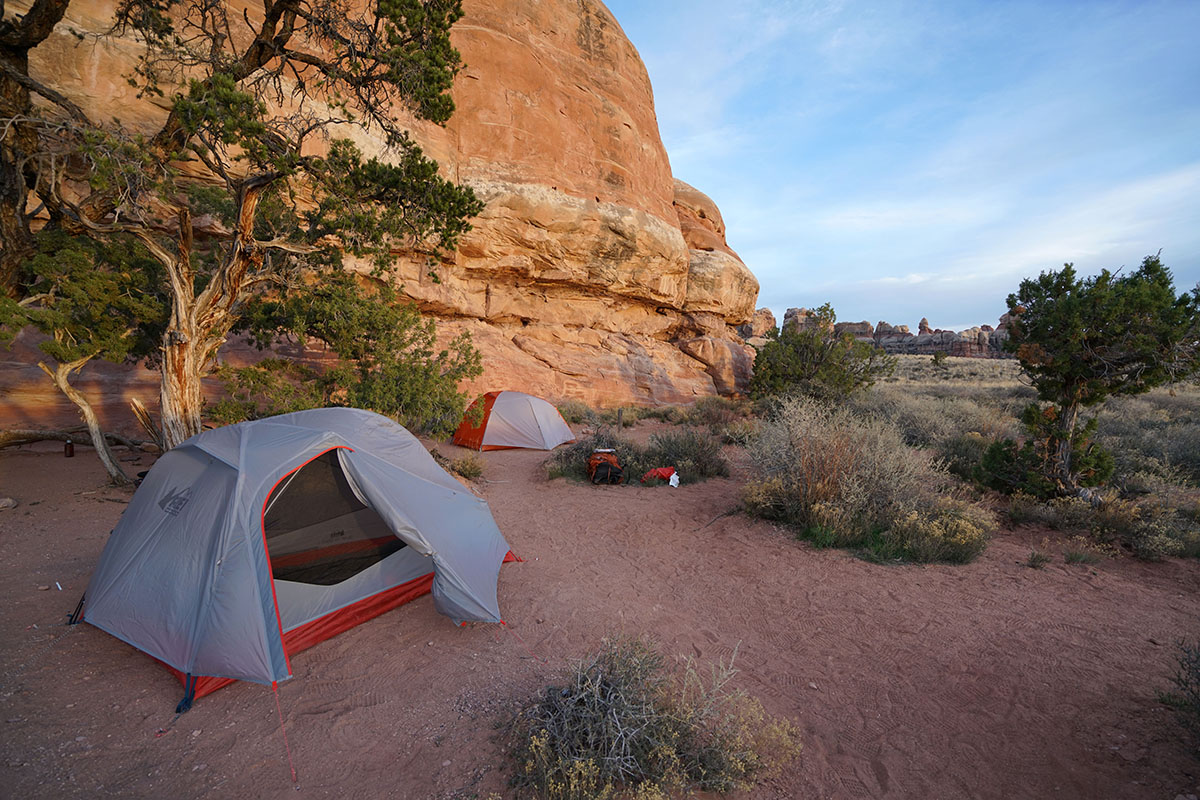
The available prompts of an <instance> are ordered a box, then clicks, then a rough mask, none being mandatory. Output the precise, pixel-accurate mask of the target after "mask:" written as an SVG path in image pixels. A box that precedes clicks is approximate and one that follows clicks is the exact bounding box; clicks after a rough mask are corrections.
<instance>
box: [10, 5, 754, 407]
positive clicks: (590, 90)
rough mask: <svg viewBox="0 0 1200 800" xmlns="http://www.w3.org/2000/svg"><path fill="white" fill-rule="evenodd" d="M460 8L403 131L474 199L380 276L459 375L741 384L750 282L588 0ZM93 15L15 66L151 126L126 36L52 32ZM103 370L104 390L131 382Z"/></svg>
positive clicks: (101, 16) (578, 394)
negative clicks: (468, 364) (430, 102)
mask: <svg viewBox="0 0 1200 800" xmlns="http://www.w3.org/2000/svg"><path fill="white" fill-rule="evenodd" d="M463 6H464V10H465V12H466V13H465V16H464V17H463V19H462V20H460V21H459V22H458V23H457V24H456V25H455V27H454V29H453V34H452V38H453V41H454V43H455V46H456V47H457V48H458V49H459V51H460V52H461V53H462V57H463V61H464V63H465V64H466V67H465V69H464V70H463V72H462V73H460V74H459V76H458V78H457V80H456V82H455V87H454V91H453V95H454V100H455V103H456V105H457V109H458V110H457V111H456V113H455V114H454V116H453V118H452V119H451V120H450V122H449V124H448V125H446V126H445V127H444V128H443V127H439V126H437V125H434V124H432V123H427V122H421V121H417V120H409V128H410V130H411V131H412V134H413V138H414V139H415V140H416V141H417V142H418V143H419V144H421V146H422V147H423V148H424V149H425V150H426V152H427V153H428V154H429V155H430V156H432V157H433V158H435V159H436V160H437V161H438V163H439V164H440V166H441V171H442V174H443V175H445V176H448V177H450V178H452V179H454V180H457V181H459V182H462V183H465V184H468V185H470V186H471V187H473V188H474V189H475V191H476V193H477V194H478V196H479V197H480V198H481V199H482V200H484V201H485V202H486V207H485V209H484V211H483V212H482V213H481V214H480V215H479V217H478V218H476V219H475V220H474V221H473V224H474V226H475V227H474V229H473V230H472V231H471V232H470V233H469V234H468V235H466V236H465V237H463V239H462V241H461V246H460V248H459V250H458V252H457V253H455V254H453V256H452V257H451V258H450V259H449V260H446V261H444V262H443V263H441V264H440V265H439V266H438V267H437V268H436V270H435V272H436V274H437V279H436V280H435V279H434V278H432V277H431V276H430V275H429V274H428V273H429V271H430V270H429V267H428V266H427V264H426V261H425V257H424V256H419V255H416V254H413V255H412V256H411V257H405V258H402V259H401V264H400V266H399V267H398V275H397V278H398V279H399V282H400V283H402V284H403V287H404V288H403V291H404V293H405V294H406V295H407V296H409V297H410V298H412V299H413V300H414V301H415V302H416V303H417V304H418V306H419V307H420V308H421V310H422V311H423V312H424V313H426V314H427V315H432V316H434V317H436V318H437V319H438V323H439V324H438V328H439V335H440V336H443V337H445V338H446V339H449V338H450V337H453V336H454V335H456V334H458V333H459V332H460V331H462V330H469V331H470V332H471V333H472V335H473V337H474V341H475V345H476V346H477V347H478V348H479V349H480V351H481V352H482V354H483V363H484V370H485V371H484V375H483V376H482V377H481V378H479V379H478V380H476V381H474V382H472V384H471V385H467V386H464V387H463V388H464V389H465V390H467V391H472V392H477V391H487V390H493V389H522V390H524V391H528V392H531V393H533V394H538V395H542V396H545V397H547V398H550V399H554V400H557V399H563V398H577V399H581V400H584V401H586V402H589V403H593V404H599V405H615V404H623V403H641V404H655V403H679V402H688V401H691V400H694V399H695V398H697V397H701V396H704V395H711V394H714V393H716V392H721V393H726V394H728V393H732V392H736V391H739V390H740V389H742V388H744V387H745V385H746V382H747V381H748V379H749V374H750V366H751V363H752V359H753V350H752V348H750V347H748V346H747V345H746V344H745V342H744V340H743V337H742V336H740V335H739V334H738V329H737V326H741V325H746V324H752V319H753V317H754V314H755V310H754V305H755V300H756V299H757V295H758V281H757V280H756V279H755V277H754V275H753V274H752V273H751V272H750V270H749V269H748V268H747V267H746V266H745V265H744V264H743V263H742V261H741V260H740V259H739V258H738V256H737V254H736V253H734V252H733V251H732V250H731V249H730V248H729V246H728V244H727V243H726V240H725V226H724V222H723V221H722V219H721V214H720V211H719V210H718V209H717V207H716V205H715V204H714V203H713V202H712V200H711V199H709V198H708V197H707V196H706V195H704V194H703V193H702V192H700V191H698V190H696V189H694V188H692V187H691V186H689V185H687V184H686V183H683V182H682V181H679V180H677V179H675V178H674V176H673V175H672V174H671V168H670V163H669V161H668V158H667V153H666V151H665V149H664V148H663V145H662V141H661V139H660V137H659V132H658V124H657V119H656V117H655V112H654V100H653V94H652V90H651V86H650V79H649V76H648V74H647V72H646V69H645V66H644V65H643V63H642V61H641V58H640V57H639V55H638V53H637V51H636V50H635V48H634V47H633V45H632V44H631V43H630V42H629V40H628V39H627V38H626V36H625V34H624V32H623V31H622V30H621V27H620V25H619V24H618V22H617V21H616V19H615V18H614V17H613V15H612V14H611V13H610V12H609V11H608V9H607V8H605V7H604V5H603V4H601V3H600V2H597V0H540V1H539V0H465V2H464V3H463ZM246 9H247V13H249V14H256V13H257V14H261V7H260V6H254V5H251V4H247V6H246ZM112 13H113V3H112V2H102V0H83V1H82V2H80V0H76V2H73V3H72V4H71V7H70V9H69V11H68V16H67V19H66V20H64V23H63V24H61V25H60V26H59V29H58V30H56V32H55V33H54V35H52V36H51V38H50V39H48V40H47V41H46V43H45V44H44V45H43V46H42V47H39V48H38V49H37V50H35V51H33V53H32V54H31V66H30V69H31V72H32V74H34V75H35V76H36V77H37V78H39V79H40V80H42V81H44V82H45V83H47V84H49V85H51V86H52V87H54V88H56V89H58V90H59V91H61V92H63V93H64V94H65V95H67V96H68V97H69V98H71V99H72V100H74V101H75V102H77V103H79V104H80V105H81V106H82V107H83V108H84V109H85V110H86V111H87V112H88V113H89V114H90V115H91V116H92V117H93V118H94V119H98V120H100V119H107V118H112V117H114V116H117V117H120V119H121V120H122V121H123V122H125V123H127V124H130V123H133V124H136V123H137V122H138V121H139V120H143V121H144V126H145V127H146V128H147V129H150V128H153V127H155V124H156V123H158V122H159V121H161V119H162V116H163V113H164V112H163V110H162V109H161V108H160V107H158V106H155V105H154V104H153V103H152V102H150V101H149V100H146V99H138V98H137V97H136V92H135V90H134V89H133V88H132V87H130V86H129V85H128V84H127V83H126V81H125V75H127V74H128V73H129V72H130V71H131V68H132V66H133V64H134V58H135V55H136V53H137V50H138V45H137V44H136V43H135V42H133V41H131V40H127V39H119V38H118V39H105V38H102V37H101V38H96V37H92V36H85V37H83V38H80V37H78V36H76V35H74V34H73V33H72V32H71V31H72V30H74V31H79V32H81V33H100V32H103V31H106V30H107V29H108V27H109V25H110V21H111V18H112ZM343 135H344V134H343ZM355 138H356V140H357V141H358V144H359V145H360V147H362V148H363V149H364V151H366V152H368V153H378V152H381V151H382V143H381V142H379V141H377V140H373V139H372V138H371V137H370V136H369V135H367V134H363V133H361V132H357V133H355ZM773 323H774V320H773V319H772V325H773ZM236 350H237V347H236V345H234V346H233V347H232V351H233V352H234V356H235V357H236ZM0 358H6V359H7V358H10V356H2V355H0ZM10 363H12V362H11V361H10ZM24 366H26V365H23V366H22V370H23V369H24ZM27 366H29V368H30V369H31V370H32V372H31V373H29V375H28V378H29V380H30V381H44V378H43V377H42V376H41V373H40V372H39V371H38V370H37V369H36V367H33V366H32V365H31V364H30V365H27ZM97 367H99V368H100V369H99V370H97ZM109 369H110V373H111V375H110V377H111V378H112V380H113V381H114V382H115V383H120V384H121V385H122V386H125V385H128V383H129V381H130V380H133V381H134V382H135V383H136V382H137V381H139V380H141V379H142V378H143V377H144V376H128V375H123V376H117V375H116V372H117V371H118V368H109ZM89 372H93V373H94V374H97V375H101V374H105V373H104V366H102V365H97V366H96V367H89ZM97 379H99V378H97ZM20 380H21V381H24V380H25V379H24V377H22V378H21V379H20ZM83 385H84V387H85V388H86V386H87V381H85V382H84V384H83ZM3 388H4V387H0V391H2V390H3ZM10 391H11V390H10ZM139 394H140V393H139ZM151 397H153V394H147V395H145V398H146V399H149V398H151Z"/></svg>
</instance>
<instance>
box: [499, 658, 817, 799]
mask: <svg viewBox="0 0 1200 800" xmlns="http://www.w3.org/2000/svg"><path fill="white" fill-rule="evenodd" d="M735 674H736V671H735V670H734V669H733V664H732V661H731V662H730V663H729V664H722V665H719V666H718V667H717V668H715V669H714V670H713V672H712V676H711V678H710V679H709V680H708V681H705V680H703V679H702V678H701V677H700V675H699V673H698V672H697V670H696V669H695V667H694V666H693V664H692V663H691V662H688V663H687V664H686V665H685V666H684V668H683V669H682V670H679V669H674V670H673V669H671V668H669V667H668V665H667V663H666V661H665V660H664V659H663V657H662V656H661V655H660V654H659V653H658V652H657V651H656V650H655V648H654V647H653V645H651V644H650V643H649V642H647V641H646V640H644V639H620V640H606V641H605V642H604V644H603V646H602V647H601V649H600V651H599V652H598V653H597V654H595V655H593V656H591V657H589V658H587V659H584V660H582V661H580V662H579V663H577V664H575V665H574V666H573V667H572V668H571V669H570V670H569V672H568V674H567V675H566V676H565V680H564V682H563V683H562V685H552V686H547V687H546V688H545V689H543V690H542V691H541V692H540V693H539V694H538V696H537V697H536V698H535V699H534V701H533V703H532V704H531V705H530V706H529V707H527V708H525V709H524V710H523V711H521V712H520V713H519V714H518V716H517V718H516V720H515V721H514V723H513V725H512V733H513V741H514V747H513V749H512V755H513V761H514V763H515V770H514V774H513V776H512V783H513V785H514V786H515V787H517V789H518V790H519V791H520V792H521V793H522V795H529V794H536V795H537V796H539V797H543V798H548V799H549V800H596V798H614V797H618V796H622V795H627V796H628V795H632V794H636V796H637V797H639V798H664V800H665V798H666V797H667V796H668V793H672V794H674V793H676V792H679V791H682V792H684V793H687V794H689V795H690V794H691V793H692V792H694V791H697V790H699V791H715V792H721V793H724V792H729V791H732V790H736V789H748V788H750V787H752V786H753V785H754V783H755V782H756V781H757V780H759V779H760V778H762V777H763V776H765V775H767V774H769V773H770V772H771V771H772V769H773V768H775V767H776V766H778V765H779V764H780V763H781V762H783V761H785V760H790V758H792V757H794V756H795V754H796V753H797V752H798V750H799V744H798V743H797V741H796V733H795V730H794V728H793V727H792V726H791V725H790V724H789V723H787V722H783V721H775V720H771V719H768V718H767V717H766V716H765V714H764V713H763V710H762V706H761V705H759V704H758V703H757V702H756V701H754V700H753V699H751V698H750V697H748V696H747V695H745V694H744V693H743V692H740V691H733V690H731V689H730V688H729V683H730V681H731V679H732V678H733V676H734V675H735Z"/></svg>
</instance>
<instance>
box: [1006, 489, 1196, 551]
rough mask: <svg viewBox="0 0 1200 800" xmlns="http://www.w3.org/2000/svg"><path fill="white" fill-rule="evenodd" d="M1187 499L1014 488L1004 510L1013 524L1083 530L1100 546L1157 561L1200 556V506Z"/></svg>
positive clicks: (1067, 530) (1106, 549)
mask: <svg viewBox="0 0 1200 800" xmlns="http://www.w3.org/2000/svg"><path fill="white" fill-rule="evenodd" d="M1186 502H1187V501H1184V500H1180V499H1178V498H1172V497H1170V496H1162V497H1157V498H1151V497H1147V498H1141V499H1138V500H1126V499H1122V498H1120V497H1118V496H1116V494H1115V493H1110V494H1109V495H1107V496H1101V497H1099V498H1098V501H1097V502H1096V503H1095V504H1093V503H1092V502H1089V501H1088V500H1084V499H1083V498H1081V497H1057V498H1054V499H1052V500H1045V501H1043V500H1040V499H1038V498H1036V497H1033V496H1032V495H1027V494H1024V493H1017V494H1015V495H1013V496H1012V498H1011V500H1010V502H1009V507H1008V516H1009V519H1010V520H1011V521H1012V522H1013V524H1015V525H1027V524H1032V525H1041V526H1044V527H1047V528H1050V529H1052V530H1057V531H1065V532H1071V533H1084V534H1087V535H1088V539H1089V540H1090V541H1091V542H1092V543H1093V546H1094V547H1097V548H1100V549H1101V550H1102V551H1107V552H1112V553H1115V552H1117V548H1124V549H1125V550H1127V551H1129V552H1132V553H1133V554H1134V555H1135V556H1137V557H1138V558H1141V559H1143V560H1146V561H1160V560H1162V559H1163V558H1168V557H1174V556H1193V557H1200V507H1196V506H1195V505H1194V504H1193V505H1192V506H1191V507H1190V508H1189V507H1188V506H1187V505H1186ZM1078 539H1079V537H1076V540H1078Z"/></svg>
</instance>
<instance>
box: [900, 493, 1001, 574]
mask: <svg viewBox="0 0 1200 800" xmlns="http://www.w3.org/2000/svg"><path fill="white" fill-rule="evenodd" d="M995 527H996V522H995V519H993V518H992V516H991V514H990V513H989V512H988V511H986V510H985V509H983V508H980V507H978V506H972V505H969V504H967V503H961V502H954V501H951V500H948V499H943V501H942V502H941V503H940V504H939V505H938V506H937V507H935V508H933V509H930V510H921V511H909V512H908V513H907V514H905V515H904V516H902V517H900V518H899V519H897V520H896V522H895V523H894V524H893V526H892V530H891V534H892V536H891V537H890V538H891V539H893V540H895V543H896V544H895V547H896V548H897V549H898V551H899V557H900V558H903V559H905V560H907V561H917V562H930V561H940V562H945V563H949V564H966V563H968V562H970V561H974V560H975V558H976V557H978V556H979V555H980V554H981V553H982V552H983V551H984V549H985V548H986V547H987V541H988V534H989V531H991V530H993V529H994V528H995Z"/></svg>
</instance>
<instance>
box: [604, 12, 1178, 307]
mask: <svg viewBox="0 0 1200 800" xmlns="http://www.w3.org/2000/svg"><path fill="white" fill-rule="evenodd" d="M610 8H612V9H613V11H614V13H615V14H616V16H617V18H618V19H619V20H620V21H621V24H622V25H623V26H624V27H625V29H626V31H627V32H628V33H629V35H630V36H631V38H632V40H633V41H634V43H635V45H636V46H637V47H638V48H639V51H640V52H641V53H642V55H643V58H644V59H645V61H646V63H647V67H648V69H649V71H650V76H651V80H652V81H653V83H654V87H655V94H656V99H657V104H658V116H659V122H660V127H661V130H662V135H663V139H664V142H665V144H666V146H667V150H668V155H669V156H670V158H671V162H672V166H673V168H674V170H675V173H676V175H678V176H679V177H680V178H682V179H684V180H686V181H688V182H689V183H692V184H693V185H695V186H696V187H697V188H699V189H701V190H702V191H704V192H706V193H707V194H709V195H710V196H711V197H712V198H713V199H714V200H715V201H716V202H717V204H718V205H719V206H720V207H721V210H722V214H723V216H724V218H725V220H726V223H727V227H728V236H729V240H730V243H731V245H732V246H733V247H734V248H735V249H737V250H738V252H739V253H740V254H741V255H742V257H743V259H744V260H745V261H746V263H747V264H748V265H749V266H750V268H751V269H752V270H753V271H754V272H755V274H756V275H757V276H758V278H759V280H760V283H761V284H762V291H761V294H760V304H764V305H768V306H770V307H771V308H773V309H775V310H776V311H777V313H781V312H782V310H783V308H785V307H787V306H793V305H814V304H819V303H820V302H823V301H824V300H831V301H832V302H834V305H835V308H837V309H838V312H839V314H840V315H841V316H843V318H847V319H850V318H854V319H859V318H863V317H871V318H875V319H878V318H880V317H882V318H889V317H892V318H893V319H892V321H894V322H909V323H910V324H911V323H912V322H915V320H916V319H919V318H920V316H929V317H930V319H931V320H933V319H934V318H935V317H940V318H943V319H957V320H960V321H970V319H972V318H974V319H975V322H988V321H994V318H995V317H996V316H998V315H999V312H1000V311H1002V310H1003V301H1004V297H1005V296H1006V295H1007V293H1008V292H1010V291H1012V290H1014V289H1015V288H1016V284H1017V283H1018V282H1019V280H1020V279H1021V278H1023V277H1026V276H1029V275H1034V274H1036V273H1037V272H1039V271H1041V270H1044V269H1049V268H1053V267H1056V266H1058V265H1060V264H1061V263H1062V262H1063V261H1067V260H1071V261H1075V262H1076V264H1077V266H1079V268H1080V269H1082V270H1088V271H1095V270H1099V269H1101V268H1105V267H1108V268H1113V267H1119V266H1121V265H1122V264H1124V265H1129V266H1132V265H1135V264H1137V263H1138V262H1139V261H1140V259H1141V257H1142V256H1144V255H1146V254H1147V253H1151V252H1154V251H1156V250H1158V249H1159V248H1160V247H1161V248H1163V250H1164V260H1165V261H1166V263H1167V264H1168V265H1170V266H1171V267H1172V268H1173V270H1174V272H1175V274H1176V283H1177V287H1178V288H1185V287H1190V286H1191V285H1192V284H1194V283H1196V282H1197V281H1198V280H1200V224H1197V223H1198V222H1200V137H1197V136H1196V131H1197V130H1200V54H1198V51H1197V50H1196V48H1195V47H1194V46H1193V44H1192V41H1191V39H1192V38H1193V34H1194V31H1195V30H1197V29H1200V3H1178V2H1170V1H1169V0H1164V1H1163V2H1133V1H1132V0H1127V1H1122V2H1114V1H1113V0H1109V1H1108V2H1101V3H1071V4H1058V3H1046V4H993V3H984V2H966V3H934V4H928V3H915V2H906V0H899V2H895V3H886V4H881V3H878V2H872V1H869V0H843V1H841V2H766V0H749V1H748V2H746V3H739V4H735V5H734V6H732V9H733V10H732V11H731V10H730V8H731V7H730V6H729V4H726V3H718V2H717V1H716V0H688V1H687V2H685V0H660V1H659V2H656V3H652V4H645V3H640V2H635V1H634V0H614V2H612V3H610ZM914 313H915V314H917V316H915V317H913V316H912V315H913V314H914ZM975 315H977V316H975Z"/></svg>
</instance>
